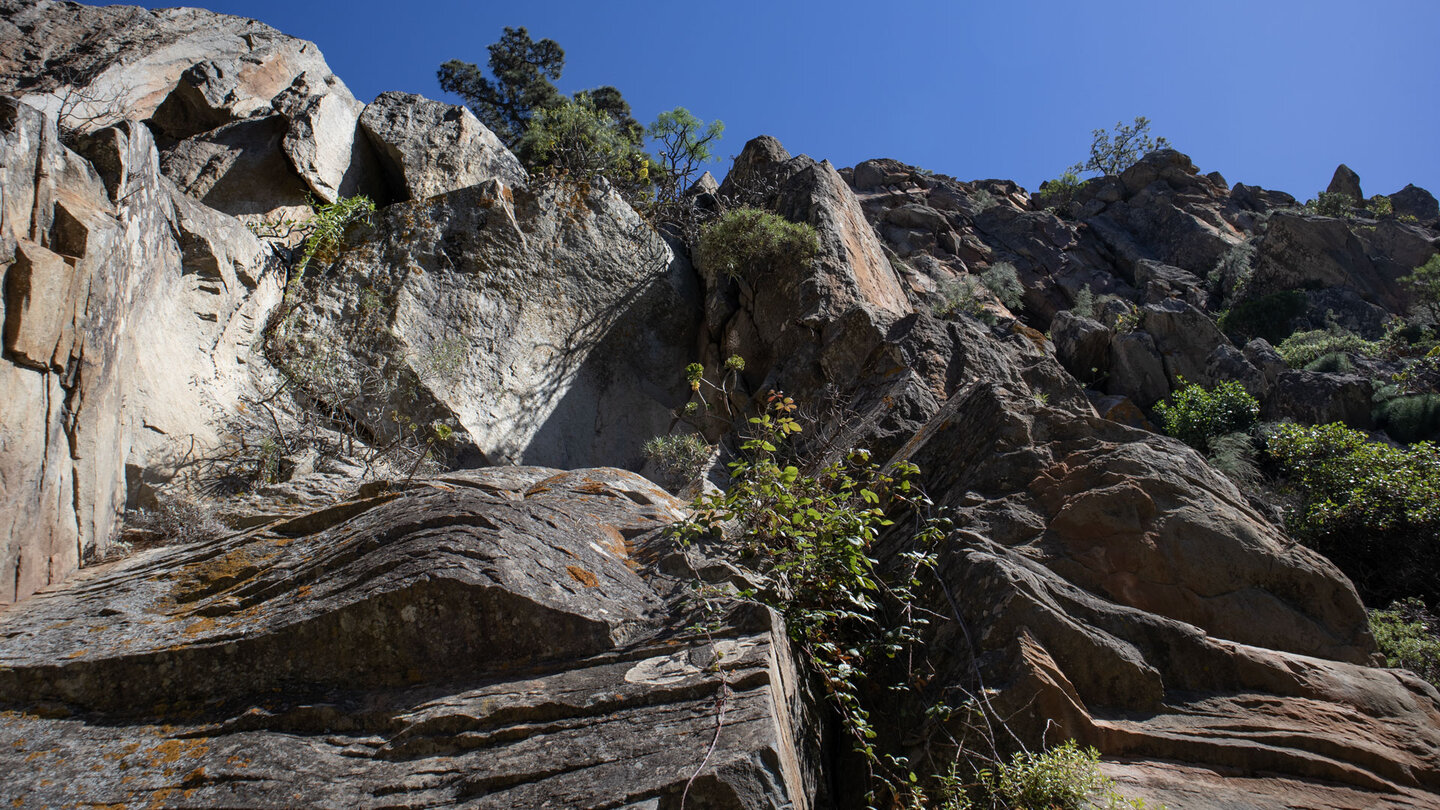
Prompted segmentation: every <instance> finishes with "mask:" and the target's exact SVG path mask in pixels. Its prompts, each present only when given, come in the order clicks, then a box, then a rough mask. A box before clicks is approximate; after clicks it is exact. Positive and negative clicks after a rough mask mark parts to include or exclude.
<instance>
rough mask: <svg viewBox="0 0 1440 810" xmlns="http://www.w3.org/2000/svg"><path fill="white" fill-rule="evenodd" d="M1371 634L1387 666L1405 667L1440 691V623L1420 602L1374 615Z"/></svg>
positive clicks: (1394, 604)
mask: <svg viewBox="0 0 1440 810" xmlns="http://www.w3.org/2000/svg"><path fill="white" fill-rule="evenodd" d="M1370 633H1371V634H1372V635H1374V636H1375V644H1376V646H1378V647H1379V648H1380V654H1381V655H1383V656H1385V666H1387V667H1403V668H1405V669H1408V670H1410V671H1411V672H1413V673H1415V674H1416V675H1419V676H1420V677H1422V678H1424V679H1425V680H1427V681H1429V682H1430V683H1432V684H1434V685H1435V687H1436V688H1437V689H1440V620H1437V619H1436V617H1435V614H1433V613H1431V612H1430V611H1429V610H1427V609H1426V607H1425V604H1424V603H1423V602H1421V601H1420V600H1419V599H1415V598H1413V597H1412V598H1409V599H1401V600H1399V601H1397V602H1392V603H1391V604H1390V607H1388V608H1386V609H1385V610H1372V611H1370Z"/></svg>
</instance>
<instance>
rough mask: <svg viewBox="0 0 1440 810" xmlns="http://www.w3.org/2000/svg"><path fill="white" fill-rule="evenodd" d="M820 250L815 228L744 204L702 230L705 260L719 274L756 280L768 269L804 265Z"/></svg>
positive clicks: (722, 215)
mask: <svg viewBox="0 0 1440 810" xmlns="http://www.w3.org/2000/svg"><path fill="white" fill-rule="evenodd" d="M819 252H820V239H819V237H818V236H817V235H816V234H815V229H814V228H812V227H810V226H809V225H808V224H806V223H803V222H790V221H789V220H787V219H785V218H784V217H782V216H780V215H778V214H772V213H770V212H769V211H763V210H761V209H758V208H749V207H741V208H736V209H733V210H730V211H726V212H725V213H723V214H721V215H720V216H719V217H717V218H716V219H715V220H713V221H712V222H710V223H708V224H706V225H705V226H704V227H703V228H702V229H701V231H700V244H699V248H698V251H697V253H698V255H699V258H700V260H701V263H702V264H704V265H705V266H706V267H708V268H711V269H712V270H713V271H714V272H715V273H716V274H717V275H721V276H725V277H729V278H741V279H745V280H746V281H747V282H750V283H752V284H753V283H755V282H756V281H758V280H759V277H760V274H761V273H763V272H764V271H768V270H772V269H776V268H794V267H803V266H804V265H805V263H807V262H809V261H810V260H811V259H813V258H815V256H816V255H818V254H819Z"/></svg>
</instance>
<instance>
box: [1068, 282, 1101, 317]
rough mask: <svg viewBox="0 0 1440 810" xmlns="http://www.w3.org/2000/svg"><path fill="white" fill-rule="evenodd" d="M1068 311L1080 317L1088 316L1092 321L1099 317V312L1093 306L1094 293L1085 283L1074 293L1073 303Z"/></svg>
mask: <svg viewBox="0 0 1440 810" xmlns="http://www.w3.org/2000/svg"><path fill="white" fill-rule="evenodd" d="M1070 311H1071V312H1073V313H1075V314H1076V315H1079V316H1080V317H1082V318H1089V319H1090V320H1092V321H1095V320H1099V319H1100V312H1099V310H1098V309H1097V308H1096V306H1095V293H1094V291H1092V290H1091V289H1090V285H1089V284H1086V285H1085V286H1084V287H1081V288H1080V291H1079V292H1077V293H1075V303H1074V304H1071V306H1070Z"/></svg>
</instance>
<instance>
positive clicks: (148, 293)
mask: <svg viewBox="0 0 1440 810" xmlns="http://www.w3.org/2000/svg"><path fill="white" fill-rule="evenodd" d="M77 147H78V148H81V149H82V150H84V151H85V152H86V153H87V154H89V155H93V160H94V163H93V164H92V163H91V162H90V161H87V160H86V159H85V158H83V157H81V156H80V155H79V154H77V153H75V152H73V151H71V150H70V149H68V148H66V147H65V146H62V145H61V144H60V143H59V141H58V138H57V133H56V131H55V128H54V126H53V124H51V123H50V122H48V121H47V120H46V119H45V118H44V116H43V115H42V114H41V113H40V112H39V111H38V110H35V109H33V108H31V107H28V106H26V105H24V104H22V103H20V102H17V101H15V100H13V99H8V98H4V97H0V155H3V160H0V165H3V166H4V169H3V172H4V175H5V176H4V178H3V184H4V187H5V189H6V195H5V207H4V218H3V222H0V275H3V277H4V284H3V289H4V310H5V326H4V334H5V359H4V361H3V362H0V374H3V377H4V380H5V381H4V383H3V384H0V394H3V396H0V400H3V402H4V405H3V406H0V407H3V408H4V411H5V412H4V415H5V418H4V420H3V422H0V426H3V431H4V439H3V443H0V477H3V480H4V482H5V485H4V487H3V489H0V566H3V567H0V601H5V602H8V601H13V600H15V599H19V598H23V597H25V596H26V595H28V594H30V593H31V592H33V591H34V590H36V589H37V588H39V587H42V586H45V585H49V584H54V583H57V582H59V581H61V580H62V579H64V578H65V577H66V576H67V575H68V574H70V573H71V572H72V571H74V570H75V568H77V567H78V566H79V564H80V561H81V559H82V558H83V557H85V556H87V555H89V554H92V553H103V551H104V550H105V548H106V546H107V545H108V544H109V543H110V541H111V539H112V536H113V534H114V533H115V528H116V526H117V522H118V518H119V513H120V511H121V509H122V508H123V507H124V504H125V502H126V494H127V484H128V483H129V482H128V479H129V478H130V477H131V475H130V474H129V473H127V471H134V472H135V473H140V472H143V471H147V470H149V471H152V472H153V473H154V474H156V475H159V476H160V477H162V478H169V477H170V476H173V475H174V474H175V472H176V471H177V470H178V469H179V468H180V467H181V466H182V465H184V464H185V463H186V462H187V459H188V461H189V462H191V463H193V462H194V461H195V459H196V456H195V454H196V453H197V450H203V449H204V448H207V447H213V446H214V445H215V443H216V442H217V440H218V437H217V433H218V426H217V425H216V424H215V423H214V421H215V420H214V418H213V409H216V408H226V407H233V404H234V402H235V398H236V397H237V396H238V392H239V391H240V390H241V389H242V388H243V387H244V385H245V383H244V381H243V380H244V377H245V362H246V357H245V355H246V354H248V351H249V346H250V344H251V342H252V341H253V339H254V337H255V334H256V331H257V330H258V328H259V325H260V321H261V320H262V319H263V318H264V315H265V313H266V311H267V310H268V308H269V307H270V306H273V304H274V303H275V302H276V301H278V298H279V281H278V279H276V278H275V277H274V275H275V274H273V273H271V274H268V275H267V274H266V272H265V271H266V268H267V263H268V262H269V260H270V255H271V254H270V252H269V250H268V249H267V248H265V247H264V246H262V245H261V244H260V243H259V241H257V240H256V239H255V237H254V236H252V235H251V234H250V233H249V232H248V231H246V230H245V228H244V227H242V226H241V225H240V224H239V223H238V222H235V221H234V220H232V219H229V218H228V217H224V216H222V215H218V214H216V213H214V212H212V211H209V210H208V209H205V208H204V207H203V206H199V205H196V204H195V203H194V202H192V201H190V200H189V199H188V198H186V197H184V196H182V195H180V194H179V193H178V192H177V191H176V190H175V188H174V187H173V186H172V185H171V184H170V183H169V181H167V180H166V179H165V178H164V177H162V176H161V175H160V172H159V170H158V160H157V153H156V150H155V146H154V141H153V140H152V139H151V137H150V133H149V131H148V130H147V129H145V128H144V127H143V126H139V125H136V124H134V123H124V124H120V125H117V126H116V127H113V128H108V129H105V130H101V131H99V132H97V133H95V134H94V135H92V136H90V137H88V138H86V139H83V140H82V141H81V142H79V143H77Z"/></svg>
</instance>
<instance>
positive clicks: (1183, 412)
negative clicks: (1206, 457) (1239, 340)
mask: <svg viewBox="0 0 1440 810" xmlns="http://www.w3.org/2000/svg"><path fill="white" fill-rule="evenodd" d="M1155 414H1156V416H1158V417H1159V418H1160V422H1161V424H1162V425H1163V427H1164V429H1165V433H1166V434H1167V435H1170V436H1174V437H1175V438H1177V439H1179V440H1180V441H1182V442H1185V443H1186V444H1188V445H1190V446H1191V447H1193V448H1195V449H1196V450H1199V451H1200V452H1202V453H1205V452H1208V451H1209V449H1210V440H1211V439H1213V438H1214V437H1216V436H1221V435H1223V434H1226V433H1235V432H1237V431H1245V430H1249V429H1250V428H1251V427H1252V426H1253V425H1254V424H1255V421H1256V420H1257V419H1259V418H1260V403H1259V401H1258V400H1256V399H1255V397H1253V396H1251V395H1250V394H1249V392H1247V391H1246V390H1245V388H1244V386H1242V385H1240V383H1237V382H1234V381H1231V380H1226V381H1224V382H1221V383H1219V384H1218V385H1216V386H1215V387H1214V388H1209V389H1207V388H1204V387H1202V386H1199V385H1195V384H1193V383H1192V384H1187V385H1186V386H1185V387H1184V388H1181V389H1180V390H1179V391H1176V392H1175V393H1173V394H1171V395H1170V397H1169V401H1168V402H1161V403H1159V404H1157V405H1156V406H1155Z"/></svg>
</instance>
